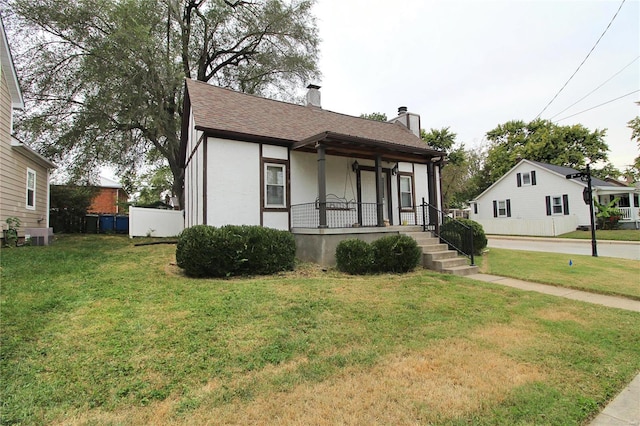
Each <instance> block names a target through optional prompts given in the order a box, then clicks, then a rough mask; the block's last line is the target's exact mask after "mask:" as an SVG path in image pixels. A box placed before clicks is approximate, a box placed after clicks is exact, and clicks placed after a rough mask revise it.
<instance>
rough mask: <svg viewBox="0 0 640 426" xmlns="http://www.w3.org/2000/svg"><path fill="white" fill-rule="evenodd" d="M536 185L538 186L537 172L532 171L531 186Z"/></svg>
mask: <svg viewBox="0 0 640 426" xmlns="http://www.w3.org/2000/svg"><path fill="white" fill-rule="evenodd" d="M535 184H536V171H535V170H531V185H535Z"/></svg>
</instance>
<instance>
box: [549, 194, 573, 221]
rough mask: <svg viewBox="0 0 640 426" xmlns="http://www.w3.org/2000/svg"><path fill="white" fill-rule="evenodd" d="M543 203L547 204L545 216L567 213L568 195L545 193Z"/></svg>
mask: <svg viewBox="0 0 640 426" xmlns="http://www.w3.org/2000/svg"><path fill="white" fill-rule="evenodd" d="M545 203H546V205H547V216H551V215H554V214H563V215H568V214H569V196H568V195H567V194H563V195H547V196H546V197H545Z"/></svg>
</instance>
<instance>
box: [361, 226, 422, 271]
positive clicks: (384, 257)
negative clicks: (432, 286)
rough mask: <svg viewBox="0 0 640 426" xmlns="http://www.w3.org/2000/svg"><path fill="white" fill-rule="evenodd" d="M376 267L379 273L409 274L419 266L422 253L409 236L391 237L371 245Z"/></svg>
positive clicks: (383, 238)
mask: <svg viewBox="0 0 640 426" xmlns="http://www.w3.org/2000/svg"><path fill="white" fill-rule="evenodd" d="M371 246H372V247H373V259H374V266H375V268H376V271H378V272H401V273H404V272H409V271H411V270H412V269H414V268H415V267H416V266H418V263H419V262H420V257H421V256H422V251H421V250H420V247H418V243H416V240H414V239H413V238H411V237H409V236H407V235H390V236H388V237H382V238H380V239H378V240H375V241H374V242H373V243H371Z"/></svg>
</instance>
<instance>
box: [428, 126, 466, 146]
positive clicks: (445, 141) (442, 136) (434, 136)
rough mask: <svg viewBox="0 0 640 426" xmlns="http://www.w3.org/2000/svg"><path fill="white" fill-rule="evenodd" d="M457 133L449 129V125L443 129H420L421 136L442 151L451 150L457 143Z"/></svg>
mask: <svg viewBox="0 0 640 426" xmlns="http://www.w3.org/2000/svg"><path fill="white" fill-rule="evenodd" d="M456 136H457V134H455V133H453V132H452V131H451V130H449V128H448V127H443V128H441V129H431V130H429V131H428V132H427V131H426V130H424V129H420V138H421V139H422V140H423V141H425V142H426V143H427V145H429V146H430V147H432V148H435V149H439V150H442V151H449V150H450V149H451V148H452V147H453V145H454V144H455V143H456Z"/></svg>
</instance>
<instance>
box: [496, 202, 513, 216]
mask: <svg viewBox="0 0 640 426" xmlns="http://www.w3.org/2000/svg"><path fill="white" fill-rule="evenodd" d="M493 217H511V200H510V199H508V198H507V199H506V200H493Z"/></svg>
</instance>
